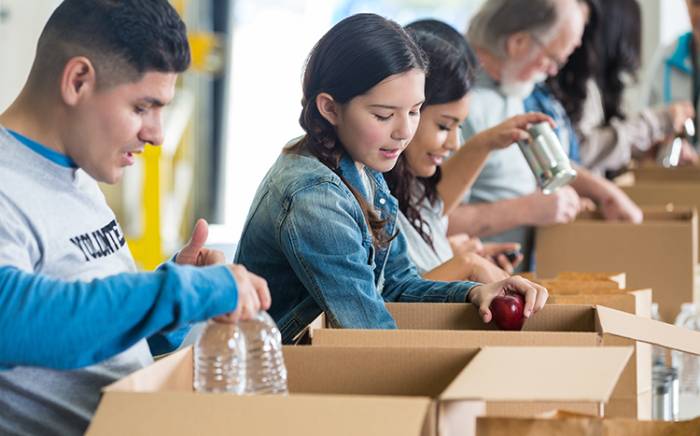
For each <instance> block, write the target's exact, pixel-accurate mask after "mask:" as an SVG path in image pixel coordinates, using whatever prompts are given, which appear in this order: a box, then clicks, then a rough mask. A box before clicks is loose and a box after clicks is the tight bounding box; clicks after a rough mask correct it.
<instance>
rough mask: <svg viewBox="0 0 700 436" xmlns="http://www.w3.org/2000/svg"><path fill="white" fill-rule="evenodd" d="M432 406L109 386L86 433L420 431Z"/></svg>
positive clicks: (178, 435)
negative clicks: (112, 389) (130, 389)
mask: <svg viewBox="0 0 700 436" xmlns="http://www.w3.org/2000/svg"><path fill="white" fill-rule="evenodd" d="M430 407H431V401H430V400H429V399H427V398H395V397H387V398H380V397H369V396H354V397H348V396H331V395H323V396H307V395H291V396H288V397H287V396H274V395H269V396H244V397H240V396H235V395H229V394H195V393H180V392H177V393H175V392H170V393H149V394H144V393H126V392H108V393H106V394H105V396H104V397H103V399H102V401H101V402H100V405H99V407H98V409H97V413H96V414H95V417H94V418H93V420H92V423H91V424H90V427H89V429H88V431H87V435H89V436H112V435H113V436H125V435H129V436H153V435H168V436H191V435H204V434H206V435H221V436H224V435H226V436H229V435H232V434H240V435H246V436H267V435H287V436H327V435H329V434H333V435H343V436H355V435H360V434H361V435H376V436H385V435H395V436H404V435H414V436H419V435H420V434H421V429H422V428H423V422H424V421H425V419H426V416H427V414H428V411H429V410H430V409H429V408H430ZM271 418H272V419H271Z"/></svg>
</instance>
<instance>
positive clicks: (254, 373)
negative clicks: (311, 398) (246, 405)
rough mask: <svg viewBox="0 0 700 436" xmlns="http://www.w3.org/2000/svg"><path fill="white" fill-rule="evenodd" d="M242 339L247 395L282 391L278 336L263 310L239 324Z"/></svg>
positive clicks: (284, 375) (284, 373)
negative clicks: (244, 343)
mask: <svg viewBox="0 0 700 436" xmlns="http://www.w3.org/2000/svg"><path fill="white" fill-rule="evenodd" d="M239 326H240V328H241V331H242V333H243V335H244V336H245V341H246V345H247V348H246V356H247V359H246V360H247V363H246V383H245V385H246V386H245V393H246V394H247V395H261V394H286V393H287V368H286V367H285V365H284V357H283V356H282V335H281V334H280V331H279V329H278V328H277V325H276V324H275V321H274V320H273V319H272V318H271V317H270V315H268V314H267V312H265V311H261V312H260V313H258V315H257V316H256V317H255V318H253V319H251V320H247V321H241V322H240V323H239Z"/></svg>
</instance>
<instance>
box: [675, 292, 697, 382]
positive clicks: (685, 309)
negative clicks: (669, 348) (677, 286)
mask: <svg viewBox="0 0 700 436" xmlns="http://www.w3.org/2000/svg"><path fill="white" fill-rule="evenodd" d="M675 324H676V325H677V326H678V327H683V328H687V329H691V330H695V331H700V315H698V313H697V311H696V307H695V305H694V304H690V303H684V304H683V305H682V306H681V312H680V313H679V314H678V317H677V318H676V322H675ZM671 356H672V361H673V366H674V367H676V368H678V372H679V379H680V391H681V394H683V393H689V394H693V395H698V394H700V357H698V356H695V355H692V354H689V353H684V352H682V351H675V350H674V351H673V352H672V353H671Z"/></svg>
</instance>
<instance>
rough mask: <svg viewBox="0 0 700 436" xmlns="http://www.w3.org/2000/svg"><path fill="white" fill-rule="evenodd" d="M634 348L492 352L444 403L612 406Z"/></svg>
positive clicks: (484, 354) (482, 357)
mask: <svg viewBox="0 0 700 436" xmlns="http://www.w3.org/2000/svg"><path fill="white" fill-rule="evenodd" d="M631 355H632V347H527V348H525V347H523V348H521V347H486V348H484V349H482V350H481V352H480V353H479V354H477V355H476V357H474V359H472V361H471V362H470V364H469V365H467V367H466V368H465V369H464V370H463V371H462V372H461V373H460V374H459V375H458V376H457V378H456V379H455V380H454V381H453V382H452V383H451V384H450V386H448V388H447V389H446V390H445V392H444V393H443V395H442V396H441V398H442V399H446V400H456V399H467V398H474V399H483V400H486V401H525V402H529V401H572V402H573V401H592V402H606V401H607V400H608V399H609V398H610V394H612V391H613V388H614V387H615V385H616V384H617V381H618V379H619V377H620V374H622V370H623V369H624V367H625V365H626V364H627V361H628V360H629V358H630V356H631Z"/></svg>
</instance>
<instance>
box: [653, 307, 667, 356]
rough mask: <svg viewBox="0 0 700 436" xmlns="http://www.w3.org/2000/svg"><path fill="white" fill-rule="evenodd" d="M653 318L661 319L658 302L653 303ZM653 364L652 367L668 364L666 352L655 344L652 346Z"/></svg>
mask: <svg viewBox="0 0 700 436" xmlns="http://www.w3.org/2000/svg"><path fill="white" fill-rule="evenodd" d="M651 319H653V320H656V321H661V317H660V316H659V305H658V303H652V304H651ZM651 366H652V368H654V367H657V366H666V353H665V351H664V349H663V348H662V347H659V346H658V345H653V346H652V347H651Z"/></svg>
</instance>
